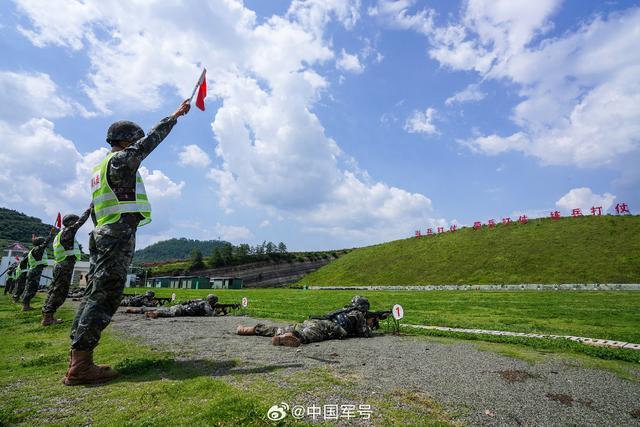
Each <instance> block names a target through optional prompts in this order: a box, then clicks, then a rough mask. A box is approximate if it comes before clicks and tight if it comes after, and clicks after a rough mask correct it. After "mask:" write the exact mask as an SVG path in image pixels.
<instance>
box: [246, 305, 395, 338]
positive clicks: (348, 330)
mask: <svg viewBox="0 0 640 427" xmlns="http://www.w3.org/2000/svg"><path fill="white" fill-rule="evenodd" d="M369 313H370V312H369V300H368V299H367V298H364V297H361V296H355V297H353V299H352V300H351V304H349V305H347V306H346V307H345V308H343V309H340V310H336V311H334V312H332V313H329V314H327V315H325V316H321V317H316V318H311V319H308V320H305V321H304V322H303V323H295V324H293V325H288V326H286V327H277V326H266V325H264V324H262V323H258V324H257V325H256V326H252V327H247V326H238V329H237V331H236V332H237V334H238V335H259V336H263V337H272V338H271V343H272V344H273V345H283V346H287V347H298V346H299V345H300V344H309V343H312V342H319V341H326V340H340V339H344V338H350V337H364V338H368V337H370V336H372V333H373V330H374V329H376V328H378V326H379V325H378V321H377V320H378V318H386V316H388V315H389V314H390V312H380V313H377V314H376V315H369Z"/></svg>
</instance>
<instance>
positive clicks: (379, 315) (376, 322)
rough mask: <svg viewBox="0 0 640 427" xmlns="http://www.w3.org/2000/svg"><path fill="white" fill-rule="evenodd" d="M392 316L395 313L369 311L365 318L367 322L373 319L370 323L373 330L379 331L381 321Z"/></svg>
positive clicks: (389, 311)
mask: <svg viewBox="0 0 640 427" xmlns="http://www.w3.org/2000/svg"><path fill="white" fill-rule="evenodd" d="M392 314H393V312H392V311H391V310H381V311H367V312H366V313H365V315H364V318H365V319H367V320H370V319H372V321H371V323H370V325H371V329H378V328H379V327H380V321H381V320H385V319H388V318H389V316H391V315H392Z"/></svg>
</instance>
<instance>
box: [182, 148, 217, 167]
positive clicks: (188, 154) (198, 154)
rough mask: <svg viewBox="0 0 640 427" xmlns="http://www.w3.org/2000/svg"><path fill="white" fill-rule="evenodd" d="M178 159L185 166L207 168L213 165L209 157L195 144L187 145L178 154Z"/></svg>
mask: <svg viewBox="0 0 640 427" xmlns="http://www.w3.org/2000/svg"><path fill="white" fill-rule="evenodd" d="M178 158H179V162H180V164H181V165H183V166H197V167H207V166H209V165H210V164H211V159H210V158H209V155H208V154H207V153H205V152H204V150H203V149H202V148H200V147H198V146H197V145H195V144H191V145H185V146H184V147H183V149H182V151H180V153H178Z"/></svg>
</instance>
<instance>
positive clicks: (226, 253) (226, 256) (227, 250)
mask: <svg viewBox="0 0 640 427" xmlns="http://www.w3.org/2000/svg"><path fill="white" fill-rule="evenodd" d="M220 252H221V255H222V261H223V263H224V264H225V265H228V264H231V262H232V261H233V245H231V243H228V242H225V244H224V245H222V250H221V251H220Z"/></svg>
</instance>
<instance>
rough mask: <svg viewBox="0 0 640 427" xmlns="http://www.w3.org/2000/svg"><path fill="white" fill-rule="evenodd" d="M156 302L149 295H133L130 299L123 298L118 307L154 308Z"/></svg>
mask: <svg viewBox="0 0 640 427" xmlns="http://www.w3.org/2000/svg"><path fill="white" fill-rule="evenodd" d="M157 305H158V301H157V300H156V299H154V296H149V295H146V294H145V295H134V296H131V297H125V298H124V299H123V300H122V302H120V307H156V306H157Z"/></svg>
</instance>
